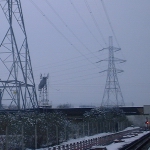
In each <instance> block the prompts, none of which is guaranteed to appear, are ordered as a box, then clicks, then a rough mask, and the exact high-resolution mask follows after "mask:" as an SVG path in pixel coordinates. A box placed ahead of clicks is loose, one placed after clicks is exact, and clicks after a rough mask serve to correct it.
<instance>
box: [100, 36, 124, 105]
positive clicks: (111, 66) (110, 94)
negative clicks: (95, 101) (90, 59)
mask: <svg viewBox="0 0 150 150" xmlns="http://www.w3.org/2000/svg"><path fill="white" fill-rule="evenodd" d="M104 49H108V50H109V58H107V59H105V60H101V61H108V69H107V70H104V71H107V79H106V84H105V89H104V94H103V98H102V103H101V106H106V107H112V106H117V107H118V106H124V105H125V103H124V99H123V95H122V92H121V88H120V85H119V81H118V77H117V74H118V73H121V72H123V70H120V69H116V66H115V63H116V62H119V63H123V62H125V60H122V59H118V58H115V57H114V52H116V51H119V50H121V49H120V48H115V47H114V46H113V39H112V37H111V36H110V37H109V47H108V48H104ZM104 49H102V50H104ZM101 61H99V62H101ZM104 71H102V72H104Z"/></svg>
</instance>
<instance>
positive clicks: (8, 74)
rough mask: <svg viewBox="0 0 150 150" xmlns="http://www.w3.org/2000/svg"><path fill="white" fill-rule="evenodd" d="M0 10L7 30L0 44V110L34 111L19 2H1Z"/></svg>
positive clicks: (34, 99)
mask: <svg viewBox="0 0 150 150" xmlns="http://www.w3.org/2000/svg"><path fill="white" fill-rule="evenodd" d="M0 6H1V8H2V11H3V13H4V16H5V17H6V20H7V22H8V24H7V25H8V30H7V32H6V34H5V36H4V38H3V40H2V42H1V43H0V62H1V64H0V67H1V77H0V78H1V79H0V109H3V105H7V106H9V108H10V109H11V108H13V109H18V110H19V109H28V108H36V107H38V102H37V95H36V89H35V82H34V77H33V71H32V65H31V58H30V54H29V48H28V42H27V34H26V30H25V24H24V19H23V12H22V7H21V1H20V0H3V1H0ZM1 23H2V22H1ZM0 30H2V29H0Z"/></svg>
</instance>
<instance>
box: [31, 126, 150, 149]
mask: <svg viewBox="0 0 150 150" xmlns="http://www.w3.org/2000/svg"><path fill="white" fill-rule="evenodd" d="M138 128H139V127H128V128H126V129H125V130H123V131H129V130H133V129H138ZM123 131H120V132H123ZM148 132H149V131H144V132H143V133H139V134H138V135H137V136H135V137H129V138H126V139H123V140H124V142H121V143H112V144H110V145H107V146H105V147H106V148H107V150H112V149H113V150H117V149H118V148H121V147H122V146H123V145H126V144H129V143H131V142H132V141H134V140H136V139H138V138H140V137H142V136H143V135H145V134H147V133H148ZM111 134H114V133H100V134H96V135H93V136H86V137H83V138H78V139H70V140H69V141H67V142H63V143H61V145H67V144H68V145H69V144H71V143H77V142H80V141H85V140H89V139H93V138H98V137H103V136H107V135H111ZM95 147H100V146H93V148H95ZM28 150H29V149H28ZM39 150H48V148H40V149H39Z"/></svg>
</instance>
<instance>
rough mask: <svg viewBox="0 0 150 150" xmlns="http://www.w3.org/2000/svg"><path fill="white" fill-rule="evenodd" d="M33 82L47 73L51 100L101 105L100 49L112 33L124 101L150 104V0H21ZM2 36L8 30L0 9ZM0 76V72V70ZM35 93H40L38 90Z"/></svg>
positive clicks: (102, 55)
mask: <svg viewBox="0 0 150 150" xmlns="http://www.w3.org/2000/svg"><path fill="white" fill-rule="evenodd" d="M21 2H22V9H23V15H24V21H25V27H26V32H27V36H28V44H29V50H30V56H31V61H32V67H33V72H34V77H35V82H36V86H38V84H39V82H40V74H41V73H42V74H47V73H49V76H50V78H49V99H50V101H51V102H52V105H53V106H56V105H58V104H65V103H69V104H72V105H74V106H79V105H96V106H99V105H100V104H101V101H102V96H103V92H104V87H105V82H106V75H107V74H106V73H99V72H100V71H103V70H106V69H107V62H101V63H96V62H97V61H99V60H102V59H105V58H107V57H108V52H107V51H103V52H98V51H99V50H100V49H102V48H104V47H108V37H109V36H113V43H114V46H115V47H118V46H120V47H121V51H120V52H117V53H115V56H116V57H117V58H121V59H126V60H127V62H126V63H124V64H118V65H116V68H119V69H123V70H124V73H122V74H119V75H118V79H119V83H120V87H121V90H122V94H123V97H124V102H125V104H126V105H128V106H129V105H130V106H131V104H132V103H134V106H143V105H148V104H150V62H149V61H150V0H103V2H104V4H105V8H106V9H107V13H108V16H109V19H110V22H111V25H112V27H113V31H114V32H115V35H116V38H117V41H118V43H119V45H118V43H117V42H116V40H115V38H114V35H113V33H112V30H111V28H110V25H109V22H108V20H107V17H106V14H105V12H104V9H103V7H102V2H101V0H21ZM0 18H1V21H0V22H1V23H0V31H1V32H0V33H1V34H0V40H1V41H2V39H3V38H4V35H5V33H6V31H7V28H6V23H7V21H6V18H5V17H4V15H3V12H2V10H0ZM1 76H3V74H1ZM37 94H38V93H37Z"/></svg>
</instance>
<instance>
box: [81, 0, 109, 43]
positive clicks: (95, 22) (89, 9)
mask: <svg viewBox="0 0 150 150" xmlns="http://www.w3.org/2000/svg"><path fill="white" fill-rule="evenodd" d="M84 2H85V4H86V7H87V9H88V11H89V13H90V15H91V17H92V20H93V22H94V24H95V26H96V28H97V30H98V32H99V34H100V35H101V37H102V40H103V42H104V43H105V45H106V46H107V44H106V41H105V39H104V36H103V34H102V32H101V30H100V28H99V25H98V23H97V21H96V19H95V17H94V15H93V13H92V10H91V8H90V6H89V4H88V2H87V0H84Z"/></svg>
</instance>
